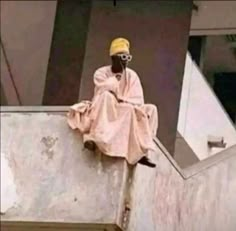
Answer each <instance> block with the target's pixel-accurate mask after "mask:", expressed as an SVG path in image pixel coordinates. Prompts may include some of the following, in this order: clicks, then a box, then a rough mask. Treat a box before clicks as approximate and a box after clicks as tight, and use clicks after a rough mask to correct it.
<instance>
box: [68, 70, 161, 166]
mask: <svg viewBox="0 0 236 231" xmlns="http://www.w3.org/2000/svg"><path fill="white" fill-rule="evenodd" d="M94 84H95V90H94V97H93V99H92V101H91V102H90V101H82V102H81V103H78V104H75V105H73V106H71V108H70V111H69V113H68V124H69V126H70V127H71V128H72V129H78V130H79V131H80V132H81V133H82V134H83V139H84V142H85V141H86V140H92V141H94V142H95V143H96V145H97V147H98V148H99V150H100V151H101V152H102V153H104V154H106V155H109V156H113V157H123V158H126V160H127V161H128V162H129V163H130V164H135V163H137V162H138V161H139V160H140V159H141V158H142V157H143V156H145V155H147V152H148V150H154V149H155V146H154V142H153V138H154V137H155V136H156V131H157V126H158V115H157V109H156V107H155V106H154V105H151V104H144V97H143V89H142V86H141V83H140V80H139V77H138V75H137V74H136V73H135V72H134V71H133V70H131V69H129V68H126V70H125V72H124V73H123V74H122V77H121V80H120V81H118V80H117V79H116V77H115V74H114V73H112V71H111V66H105V67H102V68H99V69H98V70H97V71H96V72H95V74H94ZM110 91H112V92H114V93H115V95H116V96H117V98H119V99H121V100H123V101H125V102H122V103H119V102H118V101H117V99H116V97H115V96H114V95H113V94H112V93H111V92H110Z"/></svg>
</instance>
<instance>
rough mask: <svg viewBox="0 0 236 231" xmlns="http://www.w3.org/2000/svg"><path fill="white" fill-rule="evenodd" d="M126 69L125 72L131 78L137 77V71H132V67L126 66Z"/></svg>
mask: <svg viewBox="0 0 236 231" xmlns="http://www.w3.org/2000/svg"><path fill="white" fill-rule="evenodd" d="M126 70H127V73H128V74H129V75H130V76H131V77H133V78H139V76H138V74H137V72H136V71H134V70H133V69H131V68H129V67H127V68H126Z"/></svg>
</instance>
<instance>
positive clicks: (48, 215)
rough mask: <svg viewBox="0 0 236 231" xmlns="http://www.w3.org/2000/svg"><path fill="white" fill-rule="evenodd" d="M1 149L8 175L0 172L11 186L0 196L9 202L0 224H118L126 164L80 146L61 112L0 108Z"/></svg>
mask: <svg viewBox="0 0 236 231" xmlns="http://www.w3.org/2000/svg"><path fill="white" fill-rule="evenodd" d="M1 153H2V154H3V155H4V156H5V159H4V161H5V162H6V165H9V167H10V171H11V172H10V175H12V176H13V179H9V174H8V173H9V169H8V172H7V171H4V169H1V175H2V176H3V178H5V180H6V181H5V182H8V181H9V180H11V182H13V183H12V187H10V189H9V188H8V190H14V189H16V195H15V197H12V196H11V194H8V195H7V196H5V197H3V198H1V199H2V200H3V201H4V202H5V203H7V204H10V205H11V206H10V207H9V206H8V207H7V209H4V211H2V208H1V212H4V213H3V215H2V216H1V220H2V221H3V222H10V224H14V223H16V222H19V221H21V222H37V223H42V224H43V223H45V222H47V223H50V222H54V223H58V222H59V223H61V222H63V223H64V224H66V223H71V224H80V225H81V224H85V225H86V224H87V225H91V224H93V225H94V228H97V227H98V228H99V227H101V224H104V227H106V225H114V226H118V225H120V224H121V218H122V217H121V215H122V209H123V201H124V191H125V190H126V180H127V176H128V169H127V165H126V162H125V161H124V160H123V159H111V158H107V157H105V156H103V157H102V159H99V158H98V157H99V155H97V156H96V155H95V154H94V153H90V152H88V151H86V150H84V149H83V145H82V142H81V137H80V135H79V134H78V133H77V132H74V131H72V130H71V129H70V128H69V127H68V125H67V123H66V118H65V115H64V114H57V113H27V112H24V113H10V112H9V113H7V112H6V113H3V112H2V113H1ZM1 157H2V155H1ZM6 178H7V179H6ZM6 186H7V185H6ZM1 196H4V195H1ZM15 198H17V200H16V199H15ZM5 224H7V223H5ZM96 224H98V226H97V227H96V226H95V225H96ZM99 224H100V226H99ZM78 227H79V226H78ZM98 230H99V229H98ZM108 230H109V229H108Z"/></svg>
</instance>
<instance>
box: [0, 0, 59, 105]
mask: <svg viewBox="0 0 236 231" xmlns="http://www.w3.org/2000/svg"><path fill="white" fill-rule="evenodd" d="M56 5H57V1H1V40H2V45H3V46H4V48H5V51H6V56H7V59H8V61H9V65H10V69H11V72H12V75H13V77H14V79H15V82H16V85H17V88H18V90H19V95H20V98H21V100H22V103H23V105H40V104H41V103H42V96H43V92H44V84H45V78H46V72H47V65H48V59H49V52H50V46H51V39H52V32H53V26H54V17H55V13H56ZM1 60H2V59H1ZM1 65H5V64H2V62H1ZM2 74H4V77H3V78H4V79H5V78H6V79H9V76H8V74H7V73H5V72H3V73H2V72H1V75H2ZM5 75H6V76H5ZM4 81H5V82H6V81H9V80H4ZM5 82H4V84H3V86H4V89H5V94H6V96H7V100H8V104H9V105H16V102H15V100H14V99H12V97H13V96H12V94H11V93H8V91H11V90H12V88H11V87H9V86H8V85H7V83H5ZM8 95H11V96H12V97H10V96H8Z"/></svg>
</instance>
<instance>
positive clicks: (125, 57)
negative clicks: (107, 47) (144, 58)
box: [117, 54, 132, 62]
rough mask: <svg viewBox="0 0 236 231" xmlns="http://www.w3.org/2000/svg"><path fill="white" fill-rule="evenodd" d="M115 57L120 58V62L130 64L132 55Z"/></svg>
mask: <svg viewBox="0 0 236 231" xmlns="http://www.w3.org/2000/svg"><path fill="white" fill-rule="evenodd" d="M117 56H118V57H120V59H121V60H122V61H128V62H130V61H131V60H132V55H130V54H117Z"/></svg>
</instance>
